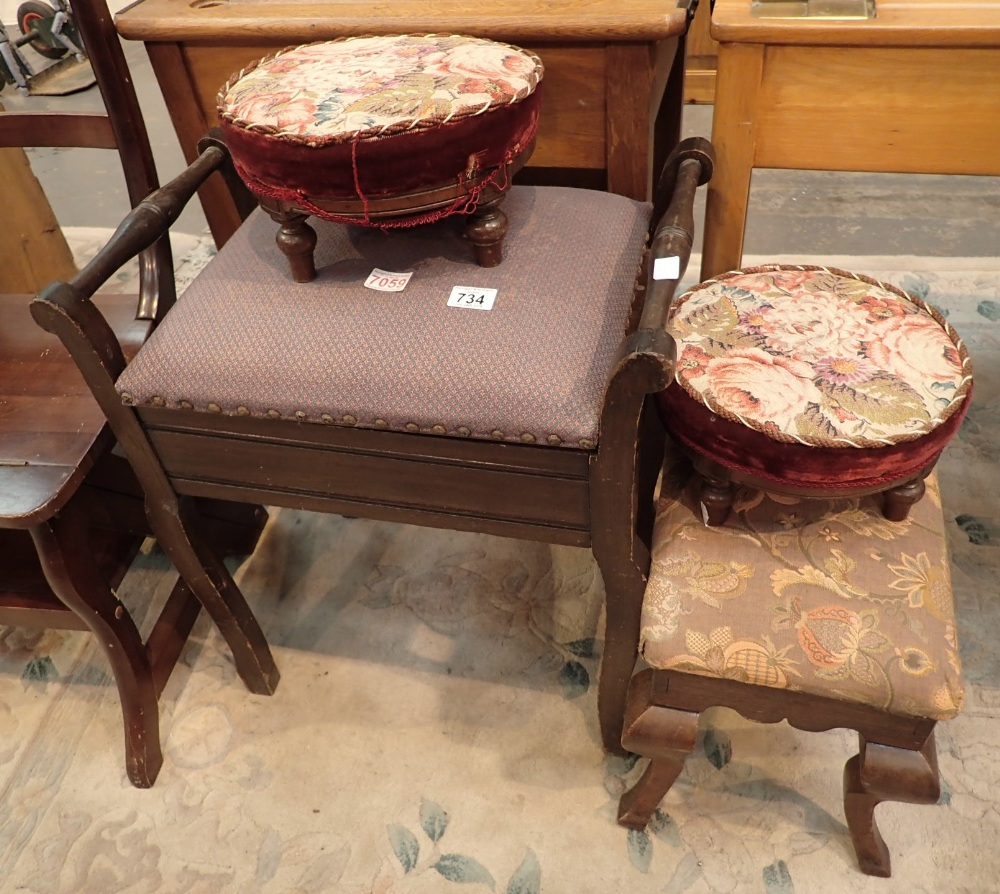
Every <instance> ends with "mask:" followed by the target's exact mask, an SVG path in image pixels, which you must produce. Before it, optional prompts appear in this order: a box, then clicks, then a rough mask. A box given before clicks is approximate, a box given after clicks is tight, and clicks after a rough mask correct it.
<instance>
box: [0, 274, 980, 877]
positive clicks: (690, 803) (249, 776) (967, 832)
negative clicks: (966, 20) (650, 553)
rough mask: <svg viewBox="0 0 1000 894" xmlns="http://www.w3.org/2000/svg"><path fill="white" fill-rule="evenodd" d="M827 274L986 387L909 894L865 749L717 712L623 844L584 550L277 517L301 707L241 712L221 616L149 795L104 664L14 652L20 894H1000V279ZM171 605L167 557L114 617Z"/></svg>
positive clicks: (57, 650)
mask: <svg viewBox="0 0 1000 894" xmlns="http://www.w3.org/2000/svg"><path fill="white" fill-rule="evenodd" d="M750 260H751V261H752V260H753V259H750ZM770 260H774V259H773V258H772V259H770ZM826 260H827V262H828V263H833V264H836V265H839V266H843V267H846V268H847V269H853V270H856V271H858V272H865V273H872V274H874V275H876V276H880V277H882V278H886V279H889V280H891V281H894V282H897V283H899V284H901V285H902V286H904V287H905V288H909V289H911V290H912V291H914V292H916V293H918V294H920V295H921V296H924V297H926V298H927V299H928V300H930V301H931V302H932V303H935V304H937V305H938V306H939V307H941V308H942V309H943V310H945V311H947V313H948V315H949V317H950V319H951V320H952V321H953V322H954V324H955V326H956V327H957V328H958V330H959V332H960V333H961V334H962V335H963V337H964V338H965V340H966V341H967V342H968V343H969V345H970V348H971V351H972V356H973V360H974V364H975V373H976V377H977V384H976V395H975V397H974V406H973V408H972V410H971V412H970V414H969V416H968V419H967V420H966V422H965V423H964V425H963V427H962V430H961V432H960V434H959V436H958V438H957V439H956V441H955V442H954V443H953V444H952V445H951V446H950V447H949V449H948V451H947V452H946V455H945V457H944V459H943V460H942V462H941V464H940V466H939V468H940V473H941V475H940V477H941V486H942V490H943V492H944V499H945V507H946V514H947V518H948V521H949V532H950V542H951V547H952V551H953V571H954V582H955V587H956V592H957V599H958V610H959V617H960V622H961V626H960V640H961V651H962V656H963V660H964V663H965V672H966V676H967V682H968V685H969V694H968V700H967V707H966V709H965V711H964V713H963V714H962V715H961V716H960V717H959V718H958V719H956V720H954V721H952V722H950V723H945V724H942V725H941V726H939V728H938V730H939V733H938V750H939V755H940V764H941V773H942V777H943V784H944V794H943V796H942V798H941V803H940V804H939V805H938V806H936V807H921V806H908V805H901V804H886V805H883V806H882V807H880V808H879V816H880V824H881V826H882V829H883V832H884V834H885V837H886V840H887V842H888V844H889V848H890V851H891V853H892V855H893V870H894V875H893V878H892V879H891V880H889V881H884V880H877V879H872V878H868V877H866V876H864V875H862V874H861V873H860V872H859V871H858V869H857V866H856V863H855V858H854V855H853V851H852V849H851V844H850V838H849V835H848V832H847V828H846V825H845V822H844V818H843V809H842V803H841V770H842V767H843V764H844V761H845V760H846V759H847V758H848V757H849V756H850V755H851V754H853V753H854V751H855V750H856V740H855V737H854V735H853V734H852V733H848V732H846V731H831V732H828V733H822V734H816V733H802V732H799V731H797V730H794V729H792V728H790V727H788V726H787V724H777V725H774V726H766V725H756V724H752V723H749V722H747V721H744V720H742V719H741V718H739V717H738V716H737V715H736V714H735V713H733V712H730V711H726V710H722V709H720V710H718V711H716V712H709V715H708V716H707V718H706V720H705V722H704V723H703V729H702V733H701V736H700V742H699V746H698V748H697V750H696V752H695V754H694V755H692V756H691V758H690V759H689V760H688V762H687V764H686V767H685V770H684V772H683V774H682V775H681V777H680V779H679V781H678V782H677V784H676V785H675V786H674V788H673V790H672V791H671V792H670V794H669V795H668V796H667V798H666V799H665V801H664V802H663V804H662V805H661V807H660V810H659V812H658V813H657V817H656V821H655V822H654V824H653V825H652V826H651V828H650V829H649V830H648V831H647V832H628V831H626V830H624V829H622V828H620V827H618V826H617V825H616V824H615V821H614V817H615V808H616V802H617V797H618V795H619V794H620V793H621V791H622V790H623V788H624V787H625V786H626V785H627V784H628V782H630V781H631V780H632V779H633V778H634V776H635V774H637V773H638V772H639V771H640V770H641V766H638V765H635V764H634V762H632V761H628V760H624V759H618V758H607V757H605V756H604V754H603V753H602V751H601V748H600V745H599V737H598V731H597V725H596V695H595V688H594V685H593V683H594V682H595V680H596V675H597V669H598V660H599V655H600V651H601V639H600V637H601V620H600V604H601V594H602V585H601V582H600V578H599V575H598V573H597V570H596V566H595V565H594V563H593V562H592V560H591V558H590V556H589V553H587V552H586V551H584V550H577V549H571V548H558V547H549V546H545V545H540V544H534V543H522V542H518V541H512V540H503V539H497V538H491V537H488V536H478V535H472V534H460V533H459V534H456V533H452V532H442V531H434V530H429V529H428V530H424V529H419V528H413V527H405V526H398V525H391V524H385V523H378V522H370V521H363V520H349V519H344V518H340V517H333V516H318V515H310V514H306V513H299V512H291V511H274V512H273V513H272V516H271V520H270V521H269V523H268V527H267V529H266V531H265V534H264V536H263V538H262V541H261V543H260V546H259V548H258V549H257V551H256V553H255V554H254V555H253V556H252V557H251V558H249V559H248V560H246V561H244V562H243V563H242V564H240V565H239V566H238V567H237V568H236V574H237V579H238V581H239V582H240V584H241V586H242V587H243V589H244V591H245V593H246V595H247V598H248V600H249V601H250V603H251V605H252V606H254V608H255V610H256V612H257V614H258V617H259V618H260V620H261V623H262V625H263V627H264V630H265V632H266V634H267V636H268V638H269V640H270V642H271V644H272V646H273V648H274V651H275V655H276V659H277V662H278V665H279V667H280V668H281V672H282V681H281V684H280V686H279V688H278V691H277V693H276V694H275V695H274V696H273V697H271V698H265V697H260V696H252V695H249V694H248V693H247V692H246V690H245V689H244V688H243V687H242V685H241V684H240V682H239V680H238V679H237V677H236V675H235V673H234V671H233V667H232V662H231V660H230V657H229V654H228V652H227V650H226V648H225V646H224V644H223V642H222V640H221V638H220V637H219V635H218V634H217V633H216V632H215V630H214V629H213V628H212V627H211V625H210V624H209V623H208V621H207V619H206V618H205V617H204V614H203V616H202V618H201V619H200V620H199V622H198V625H197V627H196V630H195V635H194V636H193V638H192V641H191V642H190V644H189V645H188V647H187V649H186V651H185V653H184V656H183V658H182V660H181V662H180V664H179V665H178V667H177V669H176V670H175V672H174V674H173V676H172V678H171V679H170V682H169V684H168V686H167V689H166V692H165V693H164V695H163V698H162V701H161V711H162V719H161V727H162V737H163V741H164V751H165V763H164V767H163V770H162V771H161V773H160V777H159V779H158V781H157V783H156V785H155V787H154V788H153V789H151V790H148V791H139V790H136V789H134V788H132V787H131V786H130V785H129V784H128V782H127V781H126V779H125V774H124V769H123V754H122V752H123V749H122V730H121V716H120V713H119V710H118V702H117V697H116V693H115V690H114V687H113V685H112V682H111V679H110V676H109V673H108V670H107V667H106V665H105V663H104V661H103V658H102V656H101V655H100V653H99V652H98V651H97V649H96V648H95V647H94V645H93V644H92V642H91V640H90V638H89V636H88V635H86V634H81V633H67V632H61V631H30V630H23V629H16V628H0V718H2V722H3V728H4V736H3V739H2V741H0V879H2V880H3V882H2V885H0V888H2V890H4V891H28V892H39V894H42V892H45V894H50V892H51V894H55V892H60V894H62V892H65V894H110V892H143V894H154V892H155V894H159V892H188V894H189V892H206V894H207V892H240V894H251V892H280V894H288V892H295V894H318V892H345V894H390V892H392V894H420V892H435V894H447V892H450V891H455V892H456V894H457V892H461V891H469V892H476V891H496V892H506V894H538V892H550V894H564V892H573V894H587V892H594V894H597V892H601V894H605V892H625V891H628V892H630V894H647V892H650V894H651V892H657V894H682V892H690V894H704V892H713V894H722V892H744V891H746V892H765V894H793V892H798V894H806V892H823V894H827V892H829V894H844V892H890V891H891V892H897V891H898V892H902V891H905V892H926V894H932V892H933V894H939V892H942V891H949V892H985V891H992V890H996V885H997V878H1000V847H998V846H997V845H998V836H1000V816H998V809H997V804H998V803H1000V761H998V759H997V749H996V742H997V741H998V739H1000V600H998V599H997V598H996V579H997V576H998V574H1000V517H998V502H997V494H998V492H1000V463H998V459H1000V447H998V446H997V445H998V444H1000V411H998V407H1000V263H992V264H991V262H989V261H985V262H984V261H983V260H982V259H978V260H962V259H946V260H944V261H932V260H930V259H909V258H840V259H837V258H833V259H826ZM692 269H694V270H696V269H697V265H696V264H694V265H693V266H692ZM172 582H173V574H172V572H171V571H170V568H169V566H168V563H167V562H166V561H165V559H164V558H163V556H162V554H161V553H160V552H159V551H158V550H156V549H155V548H153V547H151V548H150V549H148V550H146V551H145V552H144V554H143V555H142V556H141V557H140V559H139V560H138V561H137V563H136V565H135V567H134V568H133V570H132V571H131V572H130V574H129V576H128V577H127V578H126V581H125V583H124V584H123V586H122V588H121V594H122V597H123V599H124V600H125V601H126V602H127V604H129V605H130V607H131V608H132V610H133V611H134V612H135V613H136V615H137V617H140V618H146V621H147V625H148V621H149V619H150V617H151V615H152V611H151V609H152V607H155V606H157V605H159V604H160V603H161V601H162V600H163V599H164V598H165V597H166V594H167V592H168V591H169V589H170V586H171V584H172Z"/></svg>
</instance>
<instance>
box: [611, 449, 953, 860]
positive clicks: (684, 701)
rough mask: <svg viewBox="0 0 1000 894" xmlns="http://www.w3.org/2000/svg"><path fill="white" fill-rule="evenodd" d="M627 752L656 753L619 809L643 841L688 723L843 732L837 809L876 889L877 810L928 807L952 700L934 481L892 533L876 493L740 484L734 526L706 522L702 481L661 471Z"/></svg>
mask: <svg viewBox="0 0 1000 894" xmlns="http://www.w3.org/2000/svg"><path fill="white" fill-rule="evenodd" d="M639 651H640V654H641V655H642V657H643V658H644V659H645V661H646V662H647V663H648V664H649V668H648V669H645V670H642V671H640V672H639V673H638V674H637V675H636V676H635V677H633V679H632V683H631V686H630V689H629V699H628V708H627V712H626V719H625V727H624V734H623V736H622V744H623V745H624V746H625V748H627V749H629V750H630V751H633V752H637V753H639V754H640V755H643V756H646V757H649V758H651V762H650V764H649V766H648V768H647V769H646V770H645V773H644V774H643V776H642V777H641V779H640V780H639V782H638V783H637V784H636V785H635V786H634V787H633V788H632V789H631V790H629V791H627V792H626V793H625V794H624V795H623V796H622V798H621V802H620V806H619V822H620V823H621V824H622V825H624V826H628V827H631V828H636V829H641V828H643V827H644V826H645V825H646V823H647V822H648V821H649V819H650V818H651V816H652V813H653V811H654V810H655V809H656V806H657V804H658V803H659V802H660V801H661V800H662V798H663V797H664V796H665V795H666V793H667V791H668V790H669V789H670V787H671V785H672V784H673V782H674V780H675V779H676V778H677V777H678V775H679V774H680V772H681V770H682V768H683V763H684V759H685V757H686V756H687V754H688V753H690V752H691V751H692V750H693V749H694V746H695V739H696V734H697V728H698V717H699V713H700V712H701V711H703V710H705V709H706V708H709V707H712V706H720V705H721V706H725V707H729V708H732V709H734V710H736V711H737V712H739V713H740V714H741V715H743V716H744V717H746V718H748V719H751V720H756V721H763V722H767V723H773V722H777V721H779V720H782V719H785V720H787V721H788V723H789V724H791V725H792V726H793V727H796V728H798V729H803V730H810V731H820V730H828V729H833V728H837V727H843V728H847V729H853V730H855V731H857V732H858V734H859V737H860V749H859V753H858V754H857V755H855V756H854V757H852V758H850V760H848V761H847V764H846V767H845V769H844V808H845V811H846V814H847V824H848V827H849V829H850V833H851V838H852V840H853V844H854V848H855V851H856V853H857V857H858V860H859V863H860V866H861V869H862V871H863V872H865V873H867V874H869V875H880V876H888V875H889V874H890V861H889V854H888V850H887V848H886V846H885V843H884V842H883V840H882V838H881V835H880V834H879V831H878V828H877V826H876V824H875V819H874V810H875V807H876V806H877V805H878V804H879V803H880V802H882V801H905V802H909V803H915V804H932V803H934V802H936V801H937V799H938V797H939V794H940V782H939V777H938V767H937V757H936V754H935V750H934V736H933V730H934V726H935V724H936V722H937V721H938V720H944V719H947V718H951V717H954V716H955V715H956V714H957V713H958V711H959V709H960V708H961V705H962V700H963V684H962V679H961V673H960V665H959V656H958V646H957V643H956V636H955V614H954V607H953V604H952V593H951V585H950V574H949V567H948V554H947V549H946V544H945V532H944V523H943V518H942V513H941V506H940V498H939V492H938V488H937V483H936V476H934V475H932V476H931V477H930V478H928V481H927V498H926V499H924V500H922V501H920V503H918V504H917V505H916V506H914V508H913V510H912V512H911V513H910V516H909V517H908V518H907V519H906V520H904V521H899V522H892V521H887V520H886V519H885V518H883V517H882V515H881V513H880V512H879V510H878V507H877V505H876V503H875V501H874V498H873V497H871V496H869V497H864V498H859V499H844V500H831V501H823V502H820V501H816V500H797V499H794V498H788V497H780V496H776V495H773V494H768V493H765V492H762V491H757V490H750V489H741V491H740V493H739V495H738V498H737V502H736V505H735V506H734V511H733V513H732V516H731V517H730V519H729V520H728V521H727V522H726V523H725V524H724V525H722V526H720V527H709V526H706V525H704V524H703V522H702V518H701V512H700V510H699V508H698V494H697V484H696V481H695V479H692V478H691V477H690V474H689V472H687V471H686V470H685V471H684V472H680V473H678V471H677V469H676V468H675V469H674V470H673V471H672V472H670V473H668V474H667V475H666V476H665V481H664V485H663V492H662V495H661V499H660V502H659V506H658V515H657V520H656V526H655V531H654V535H653V560H652V570H651V572H650V579H649V584H648V585H647V588H646V593H645V597H644V601H643V607H642V620H641V638H640V646H639Z"/></svg>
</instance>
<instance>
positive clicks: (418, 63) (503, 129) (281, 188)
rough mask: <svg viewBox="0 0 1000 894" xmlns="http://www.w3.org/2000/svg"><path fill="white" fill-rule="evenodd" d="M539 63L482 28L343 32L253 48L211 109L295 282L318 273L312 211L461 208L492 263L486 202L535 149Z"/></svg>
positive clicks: (367, 215)
mask: <svg viewBox="0 0 1000 894" xmlns="http://www.w3.org/2000/svg"><path fill="white" fill-rule="evenodd" d="M542 74H543V68H542V64H541V61H540V60H539V59H538V57H537V56H535V55H534V54H533V53H530V52H528V51H526V50H522V49H519V48H517V47H513V46H509V45H507V44H501V43H496V42H495V41H490V40H483V39H480V38H474V37H463V36H459V35H406V34H404V35H391V36H377V37H351V38H344V39H341V40H333V41H325V42H320V43H313V44H306V45H304V46H298V47H291V48H288V49H285V50H282V51H280V52H278V53H276V54H275V55H273V56H269V57H266V58H264V59H261V60H258V61H257V62H255V63H253V64H252V65H250V66H249V67H247V68H245V69H244V70H242V71H240V72H238V73H237V74H235V75H234V76H233V77H232V78H230V80H229V82H228V83H227V84H226V85H225V86H224V87H223V88H222V90H221V91H220V92H219V96H218V100H217V102H218V113H219V118H220V120H221V122H222V130H223V133H224V135H225V140H226V144H227V146H228V147H229V150H230V152H231V153H232V156H233V160H234V162H235V165H236V169H237V171H238V172H239V174H240V176H241V177H242V179H243V180H244V182H245V183H246V184H247V186H249V188H250V189H251V190H252V191H253V192H254V193H255V194H256V195H257V197H258V199H259V200H260V202H261V205H262V207H263V208H264V209H265V210H266V211H268V213H270V214H271V216H272V217H274V218H275V219H276V220H277V221H278V222H279V223H280V224H281V231H280V232H279V236H278V245H279V246H280V247H281V248H282V250H283V251H284V252H285V254H286V255H287V256H288V258H289V260H290V262H291V265H292V273H293V276H294V277H295V279H296V280H297V281H299V282H304V281H308V280H310V279H312V278H313V276H314V275H315V270H314V268H313V260H312V248H313V246H314V245H315V234H314V233H313V232H312V231H311V229H310V228H309V227H308V226H306V224H305V223H304V221H305V217H306V216H307V215H309V214H312V215H315V216H318V217H322V218H326V219H329V220H333V221H338V222H342V223H355V224H362V225H369V226H371V225H375V226H379V227H383V228H389V227H398V226H403V227H409V226H414V225H416V224H420V223H425V222H430V221H433V220H438V219H439V218H441V217H447V216H449V215H454V214H464V215H469V216H471V223H470V226H469V227H468V228H467V231H466V235H467V236H468V238H469V239H470V240H471V241H472V242H473V244H474V245H475V247H476V257H477V261H478V262H479V264H480V265H481V266H495V265H496V264H499V263H500V260H501V252H502V240H503V236H504V233H505V232H506V220H505V218H504V216H503V214H502V213H501V212H500V211H499V209H498V208H497V205H498V204H499V202H500V200H501V199H502V197H503V194H504V193H505V192H506V190H507V189H508V187H509V185H510V178H511V176H512V175H513V173H514V172H515V171H516V170H517V169H518V168H519V167H521V166H522V165H523V164H524V163H525V162H526V161H527V159H528V157H529V155H530V154H531V150H532V148H533V147H534V139H535V134H536V133H537V130H538V113H539V92H538V89H537V88H538V86H539V82H540V81H541V78H542Z"/></svg>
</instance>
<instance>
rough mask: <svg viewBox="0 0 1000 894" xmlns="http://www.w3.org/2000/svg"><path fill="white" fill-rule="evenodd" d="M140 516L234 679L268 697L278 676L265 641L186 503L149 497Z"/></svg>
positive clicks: (272, 691)
mask: <svg viewBox="0 0 1000 894" xmlns="http://www.w3.org/2000/svg"><path fill="white" fill-rule="evenodd" d="M146 513H147V515H148V516H149V522H150V525H151V526H152V528H153V532H154V533H155V534H156V538H157V540H158V541H159V543H160V546H161V547H162V548H163V551H164V552H165V553H166V554H167V557H168V558H169V559H170V561H171V562H173V564H174V567H175V568H176V569H177V571H178V573H179V574H180V575H181V577H182V578H184V580H185V581H187V583H188V586H189V587H190V588H191V590H192V591H193V592H194V594H195V595H196V596H197V597H198V600H199V601H200V602H201V604H202V605H203V606H205V609H206V610H207V611H208V613H209V615H210V616H211V618H212V620H213V621H214V622H215V624H216V626H217V627H218V628H219V632H220V633H221V634H222V636H223V638H224V639H225V640H226V644H227V645H228V646H229V648H230V650H231V651H232V653H233V661H234V662H235V664H236V672H237V673H238V674H239V675H240V679H242V680H243V682H244V683H245V684H246V687H247V689H249V690H250V691H251V692H253V693H256V694H258V695H272V694H273V693H274V690H275V688H276V687H277V685H278V679H279V677H280V674H279V673H278V668H277V666H276V665H275V663H274V658H273V656H272V655H271V650H270V649H269V648H268V645H267V640H266V639H265V638H264V633H263V631H261V629H260V625H258V623H257V619H256V618H255V617H254V616H253V612H252V611H251V610H250V606H248V605H247V603H246V600H245V599H244V598H243V594H242V593H241V592H240V589H239V587H237V586H236V582H235V581H234V580H233V578H232V576H231V575H230V573H229V569H228V568H226V566H225V565H224V564H223V562H222V560H221V559H219V557H218V556H217V555H216V554H215V552H214V551H213V550H212V549H210V548H209V547H208V546H207V545H206V543H205V541H204V539H203V538H202V537H201V536H200V531H199V526H198V523H197V522H198V519H197V516H196V514H195V512H194V510H193V508H192V504H191V503H190V502H189V501H187V500H183V499H182V500H181V501H177V500H176V499H175V500H174V501H173V503H172V504H171V503H170V502H168V501H166V500H154V499H151V500H149V501H147V503H146Z"/></svg>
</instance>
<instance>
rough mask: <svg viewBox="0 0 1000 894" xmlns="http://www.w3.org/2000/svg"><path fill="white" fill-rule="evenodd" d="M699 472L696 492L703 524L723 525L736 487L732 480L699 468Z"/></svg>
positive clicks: (731, 505) (710, 525) (731, 504)
mask: <svg viewBox="0 0 1000 894" xmlns="http://www.w3.org/2000/svg"><path fill="white" fill-rule="evenodd" d="M699 474H700V475H701V478H702V482H701V489H700V491H699V492H698V502H699V504H700V505H701V511H702V512H703V513H704V521H705V524H706V525H708V526H709V527H711V528H714V527H718V526H719V525H723V524H725V523H726V519H727V518H729V512H730V510H731V509H732V508H733V499H734V498H735V496H736V488H735V487H734V486H733V484H732V482H730V481H729V480H728V479H725V478H722V477H721V476H717V475H710V474H705V473H704V472H702V471H701V470H700V469H699Z"/></svg>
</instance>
